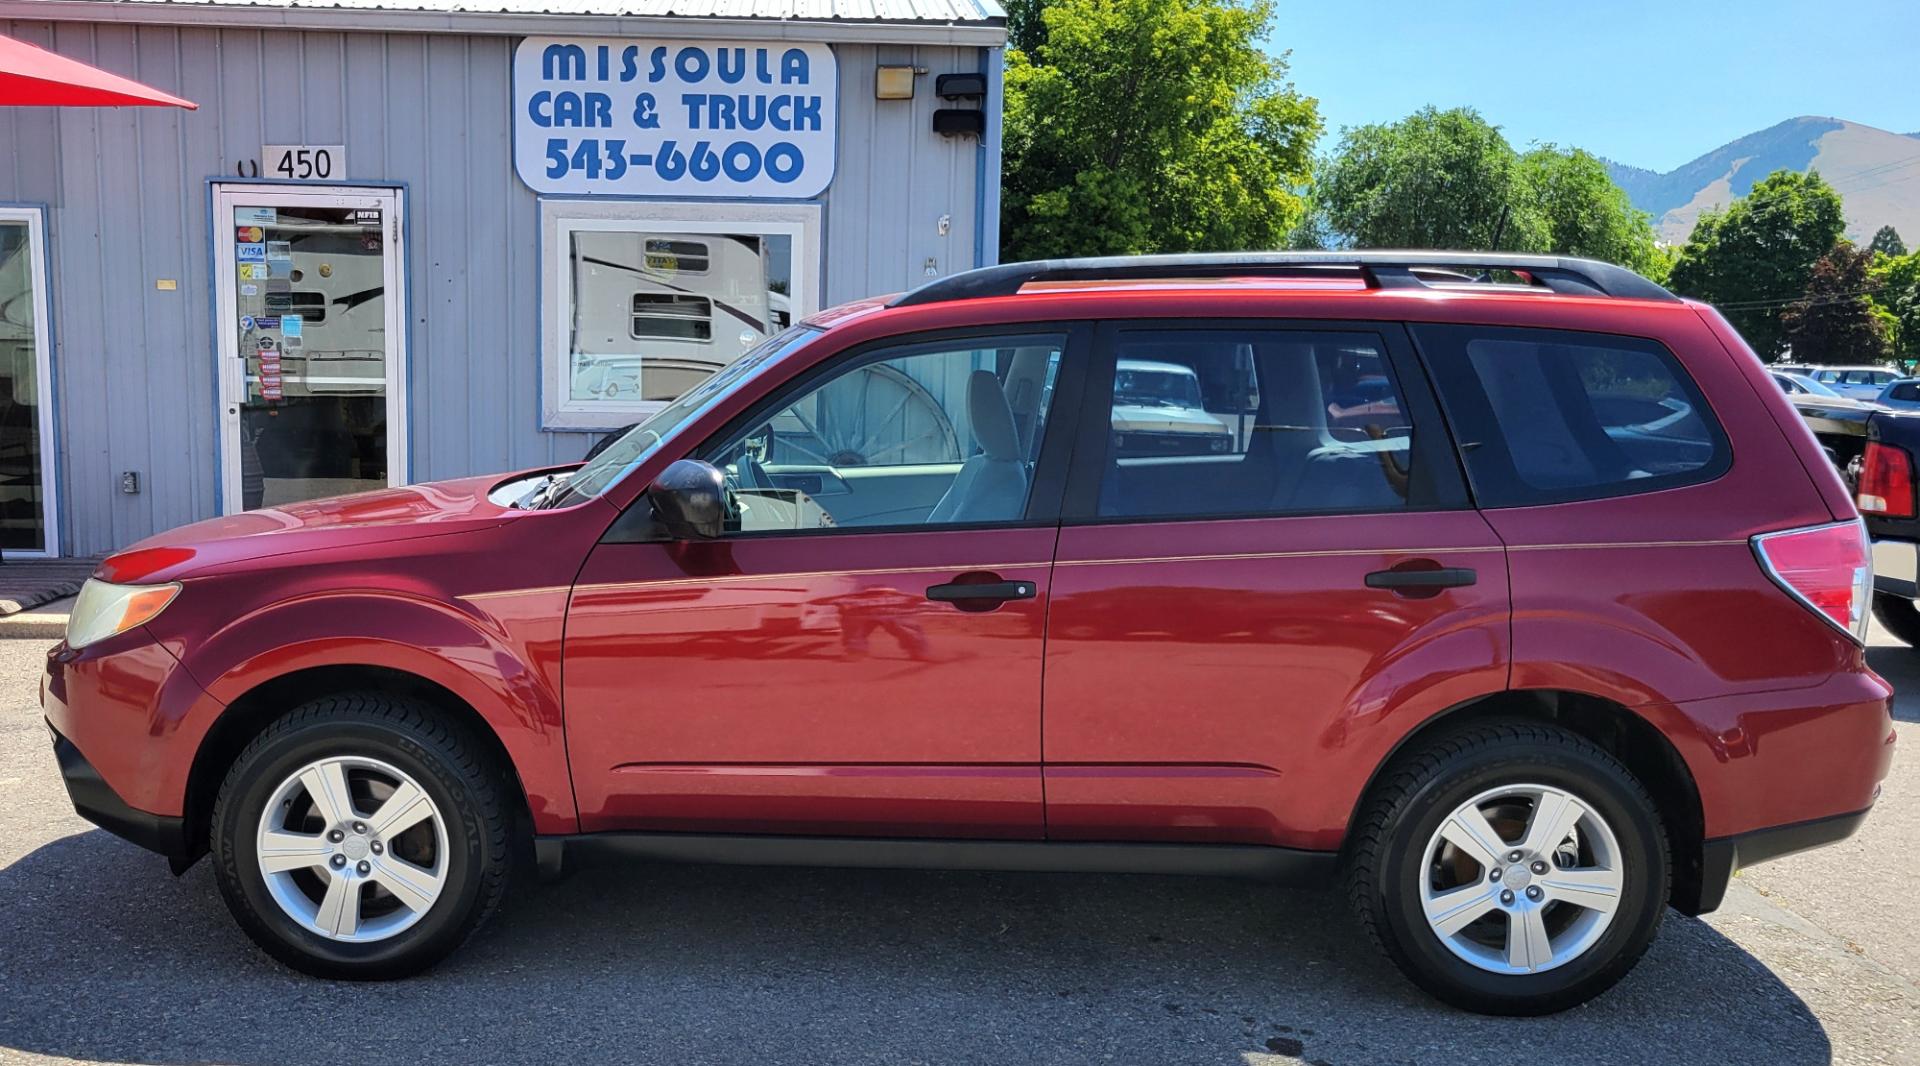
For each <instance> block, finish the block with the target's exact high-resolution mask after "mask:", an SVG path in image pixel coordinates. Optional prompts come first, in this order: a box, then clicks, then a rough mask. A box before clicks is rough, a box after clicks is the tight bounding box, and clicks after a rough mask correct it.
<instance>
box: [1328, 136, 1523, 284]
mask: <svg viewBox="0 0 1920 1066" xmlns="http://www.w3.org/2000/svg"><path fill="white" fill-rule="evenodd" d="M1316 193H1317V202H1318V204H1319V205H1320V206H1321V207H1322V208H1323V209H1324V210H1325V212H1326V221H1327V226H1328V227H1329V228H1330V229H1331V230H1332V231H1333V232H1334V233H1336V234H1338V235H1339V236H1340V238H1341V239H1343V240H1344V241H1345V242H1347V243H1350V244H1352V245H1353V246H1354V247H1358V248H1461V249H1473V250H1477V251H1487V250H1505V251H1531V250H1540V249H1544V248H1545V247H1546V246H1547V243H1548V241H1549V235H1550V234H1551V232H1552V226H1551V223H1550V222H1549V221H1548V219H1547V217H1546V215H1545V214H1544V213H1543V212H1542V211H1541V210H1540V208H1539V205H1538V204H1537V202H1536V201H1535V198H1534V196H1533V195H1532V186H1531V184H1530V183H1529V178H1528V175H1527V173H1526V171H1525V169H1524V168H1523V167H1522V166H1521V163H1520V157H1519V155H1518V154H1516V153H1515V152H1514V150H1513V148H1512V146H1511V145H1509V144H1507V140H1506V138H1505V137H1502V136H1501V135H1500V131H1499V130H1498V129H1496V128H1495V127H1494V126H1492V125H1490V124H1489V123H1488V122H1487V121H1486V120H1485V119H1483V118H1481V117H1480V114H1479V112H1477V111H1475V110H1473V109H1472V108H1465V107H1462V108H1454V109H1453V110H1450V111H1441V110H1439V109H1438V108H1434V107H1426V108H1422V109H1421V110H1419V111H1416V112H1414V113H1413V114H1411V115H1409V116H1407V117H1406V118H1404V119H1401V120H1400V121H1399V122H1395V123H1392V124H1388V125H1370V126H1360V127H1358V128H1355V129H1349V130H1345V131H1343V132H1342V133H1341V136H1340V145H1339V147H1338V148H1337V149H1336V150H1335V151H1334V154H1333V158H1332V160H1331V162H1330V164H1329V165H1328V167H1327V168H1326V170H1325V172H1324V173H1323V174H1322V175H1321V178H1320V182H1319V185H1318V187H1317V189H1316ZM1496 240H1497V247H1496Z"/></svg>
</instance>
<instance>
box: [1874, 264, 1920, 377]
mask: <svg viewBox="0 0 1920 1066" xmlns="http://www.w3.org/2000/svg"><path fill="white" fill-rule="evenodd" d="M1871 279H1872V280H1871V287H1872V288H1873V290H1874V303H1875V304H1876V305H1877V306H1878V307H1879V308H1880V309H1881V310H1882V311H1883V312H1884V313H1885V314H1886V316H1887V319H1888V320H1889V322H1890V323H1891V332H1892V341H1893V353H1894V355H1895V356H1896V357H1898V358H1900V359H1904V360H1909V361H1911V360H1920V252H1911V253H1908V254H1906V255H1900V256H1882V257H1880V258H1878V259H1876V260H1874V265H1873V270H1872V274H1871Z"/></svg>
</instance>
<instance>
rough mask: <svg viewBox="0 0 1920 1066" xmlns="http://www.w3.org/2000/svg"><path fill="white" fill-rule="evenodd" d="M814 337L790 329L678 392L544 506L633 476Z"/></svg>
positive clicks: (599, 490) (594, 493) (575, 499)
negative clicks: (677, 435)
mask: <svg viewBox="0 0 1920 1066" xmlns="http://www.w3.org/2000/svg"><path fill="white" fill-rule="evenodd" d="M818 336H820V331H819V330H817V329H813V328H811V327H809V326H795V327H792V328H790V329H788V330H786V331H784V332H782V333H780V334H779V335H777V336H775V337H772V338H769V339H768V340H767V341H766V342H765V343H763V344H761V345H760V346H759V347H758V348H755V349H754V350H753V351H750V352H748V353H747V354H745V355H743V356H741V357H740V358H739V359H738V360H735V361H734V362H733V363H732V364H731V365H729V366H728V367H727V368H726V369H725V370H722V371H721V372H720V373H718V374H715V375H714V376H712V377H710V378H708V379H707V380H705V381H703V382H701V383H700V384H698V385H695V386H694V387H693V388H691V389H688V390H687V391H686V392H684V393H681V394H680V398H679V399H677V400H675V401H673V402H672V403H670V404H668V405H667V406H666V407H665V408H663V409H661V410H660V411H658V412H657V413H655V414H654V415H653V417H651V418H648V419H647V420H646V421H644V422H641V423H640V424H639V425H637V426H633V427H632V428H630V429H628V430H627V431H626V432H625V433H623V434H621V435H620V437H619V439H617V440H615V441H613V442H612V443H611V444H609V445H607V446H606V447H605V448H603V449H601V451H600V454H598V455H596V456H594V457H593V458H591V459H589V460H587V461H586V463H584V464H583V465H582V466H581V467H580V469H578V470H576V471H574V472H573V474H572V475H571V476H569V477H568V478H567V479H566V482H565V484H564V485H562V486H560V488H558V489H557V490H555V492H554V498H553V500H552V502H551V503H549V504H548V505H547V506H550V507H561V506H565V505H567V504H571V503H578V502H580V501H581V500H583V499H586V498H588V497H591V496H598V495H600V494H601V493H603V492H605V491H607V489H608V488H609V487H611V486H612V485H614V484H616V483H617V482H619V481H620V479H621V478H624V477H626V476H627V474H629V473H630V472H632V470H633V468H634V467H636V466H639V465H640V464H641V463H643V462H646V461H647V459H648V457H650V456H651V455H653V453H654V451H655V449H657V448H659V447H660V445H661V443H662V442H664V441H666V440H668V439H670V438H671V437H672V436H673V434H674V432H675V431H676V430H678V429H679V428H680V427H681V426H682V425H684V424H686V423H687V422H688V421H690V420H692V418H693V417H694V416H695V415H697V414H699V413H700V412H701V411H703V410H705V409H706V408H707V406H708V405H710V404H713V403H716V402H718V401H719V400H720V398H721V397H723V396H725V395H726V394H727V393H729V392H731V391H733V390H734V389H737V388H743V387H745V386H746V385H747V383H748V382H750V381H752V379H753V378H754V376H755V375H757V374H759V373H760V372H761V371H762V370H765V369H766V368H767V367H770V366H772V365H773V364H775V363H777V362H779V361H780V360H781V359H782V358H784V357H786V356H787V355H789V354H791V353H793V352H795V351H797V350H799V349H800V347H801V346H802V345H804V344H806V343H807V342H809V341H811V340H813V339H814V338H815V337H818Z"/></svg>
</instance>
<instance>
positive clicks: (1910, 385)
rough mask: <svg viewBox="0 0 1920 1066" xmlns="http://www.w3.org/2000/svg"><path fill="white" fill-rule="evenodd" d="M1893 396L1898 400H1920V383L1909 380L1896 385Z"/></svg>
mask: <svg viewBox="0 0 1920 1066" xmlns="http://www.w3.org/2000/svg"><path fill="white" fill-rule="evenodd" d="M1892 397H1893V399H1896V400H1920V383H1915V382H1911V381H1908V382H1903V383H1901V384H1899V385H1895V386H1894V387H1893V393H1892Z"/></svg>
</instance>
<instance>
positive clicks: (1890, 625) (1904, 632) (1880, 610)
mask: <svg viewBox="0 0 1920 1066" xmlns="http://www.w3.org/2000/svg"><path fill="white" fill-rule="evenodd" d="M1873 617H1874V618H1875V619H1876V620H1877V621H1879V623H1880V626H1881V628H1883V629H1885V630H1886V631H1887V632H1889V633H1892V634H1893V635H1894V636H1895V637H1896V638H1898V639H1899V640H1901V641H1903V642H1905V643H1906V644H1907V646H1908V647H1913V648H1920V607H1915V606H1914V603H1913V601H1912V600H1909V599H1906V598H1905V597H1902V596H1889V595H1887V594H1886V593H1884V592H1876V593H1874V594H1873Z"/></svg>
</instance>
